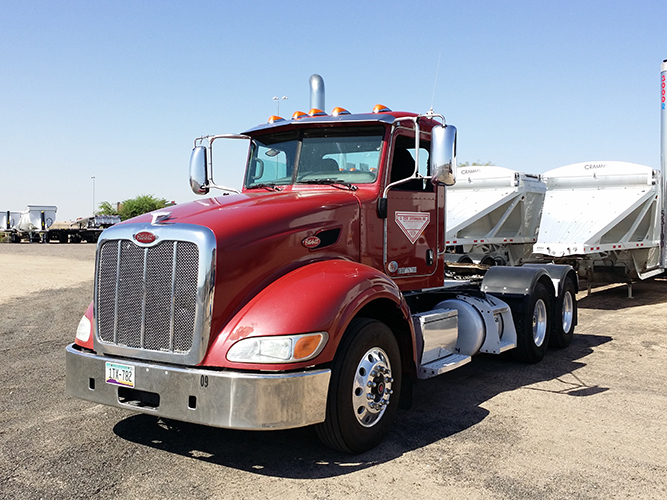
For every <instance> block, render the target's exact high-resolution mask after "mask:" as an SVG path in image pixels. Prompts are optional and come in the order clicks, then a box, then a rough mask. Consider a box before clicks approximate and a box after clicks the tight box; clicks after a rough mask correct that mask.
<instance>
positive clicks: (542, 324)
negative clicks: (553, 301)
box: [533, 299, 548, 347]
mask: <svg viewBox="0 0 667 500" xmlns="http://www.w3.org/2000/svg"><path fill="white" fill-rule="evenodd" d="M547 326H548V325H547V306H546V304H545V303H544V301H543V300H542V299H539V300H538V301H537V302H536V303H535V309H533V341H534V342H535V345H536V346H537V347H540V346H541V345H542V344H543V343H544V339H545V337H546V336H547Z"/></svg>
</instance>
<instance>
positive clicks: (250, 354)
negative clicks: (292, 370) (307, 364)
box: [227, 332, 329, 363]
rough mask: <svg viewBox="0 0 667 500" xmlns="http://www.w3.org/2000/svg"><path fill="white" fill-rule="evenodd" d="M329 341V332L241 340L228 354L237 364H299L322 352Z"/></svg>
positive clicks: (230, 359) (228, 357)
mask: <svg viewBox="0 0 667 500" xmlns="http://www.w3.org/2000/svg"><path fill="white" fill-rule="evenodd" d="M327 340H329V334H327V332H318V333H307V334H303V335H282V336H277V337H251V338H247V339H243V340H239V341H238V342H237V343H236V344H234V345H233V346H232V347H231V348H230V349H229V351H228V352H227V359H228V360H229V361H233V362H235V363H297V362H299V361H308V360H309V359H313V358H314V357H315V356H317V355H318V354H319V353H321V352H322V349H324V346H325V345H326V343H327Z"/></svg>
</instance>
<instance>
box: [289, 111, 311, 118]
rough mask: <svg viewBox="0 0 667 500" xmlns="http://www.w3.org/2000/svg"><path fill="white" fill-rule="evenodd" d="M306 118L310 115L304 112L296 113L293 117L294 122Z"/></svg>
mask: <svg viewBox="0 0 667 500" xmlns="http://www.w3.org/2000/svg"><path fill="white" fill-rule="evenodd" d="M304 116H308V115H307V114H306V113H304V112H303V111H295V112H294V114H293V115H292V120H298V119H299V118H303V117H304Z"/></svg>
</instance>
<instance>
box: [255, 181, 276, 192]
mask: <svg viewBox="0 0 667 500" xmlns="http://www.w3.org/2000/svg"><path fill="white" fill-rule="evenodd" d="M248 189H268V190H270V191H281V190H282V189H281V188H279V187H278V186H277V185H276V184H273V183H271V182H261V183H259V184H251V185H250V186H248Z"/></svg>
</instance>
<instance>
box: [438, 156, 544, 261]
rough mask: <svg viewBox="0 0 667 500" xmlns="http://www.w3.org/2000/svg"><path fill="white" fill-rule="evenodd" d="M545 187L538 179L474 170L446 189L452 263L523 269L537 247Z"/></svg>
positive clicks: (461, 172) (497, 170)
mask: <svg viewBox="0 0 667 500" xmlns="http://www.w3.org/2000/svg"><path fill="white" fill-rule="evenodd" d="M545 193H546V185H545V184H544V183H543V182H542V181H541V180H540V177H539V176H538V175H532V174H524V173H521V172H517V171H515V170H511V169H509V168H503V167H498V166H489V165H482V166H470V167H464V168H462V169H461V170H459V172H458V177H457V179H456V184H455V185H454V186H450V187H448V188H447V232H446V237H445V244H446V245H447V247H448V250H449V252H450V253H449V255H448V256H447V257H448V260H450V261H456V262H464V263H476V264H487V265H512V266H515V265H520V264H522V263H524V262H526V261H527V260H528V259H529V257H530V256H531V253H532V249H533V244H534V243H535V242H536V241H537V235H538V231H539V225H540V216H541V212H542V204H543V202H544V196H545Z"/></svg>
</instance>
